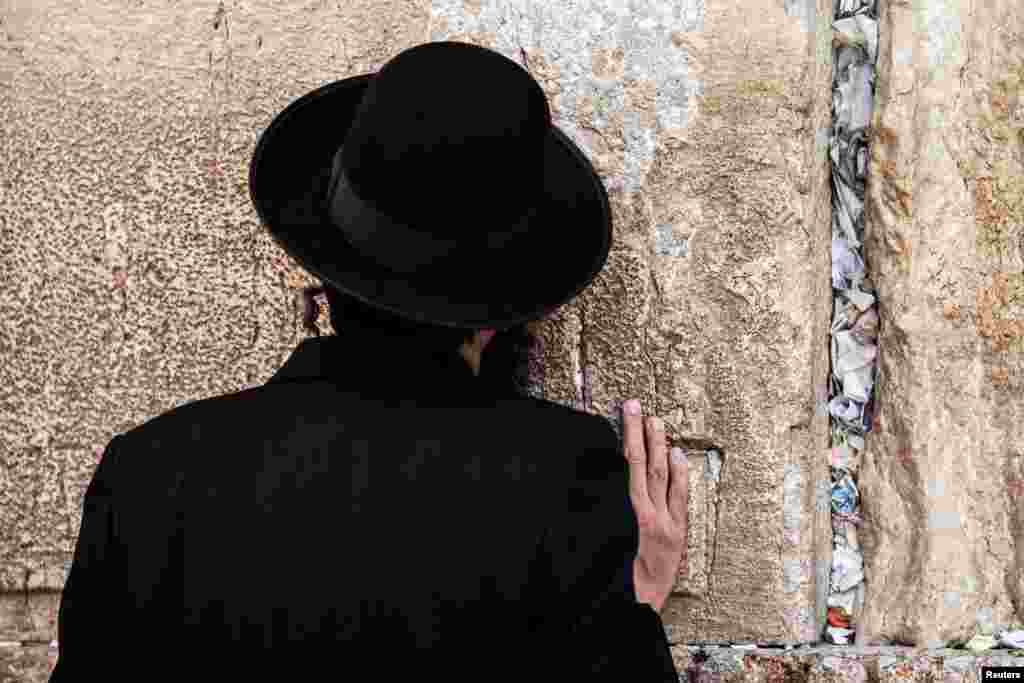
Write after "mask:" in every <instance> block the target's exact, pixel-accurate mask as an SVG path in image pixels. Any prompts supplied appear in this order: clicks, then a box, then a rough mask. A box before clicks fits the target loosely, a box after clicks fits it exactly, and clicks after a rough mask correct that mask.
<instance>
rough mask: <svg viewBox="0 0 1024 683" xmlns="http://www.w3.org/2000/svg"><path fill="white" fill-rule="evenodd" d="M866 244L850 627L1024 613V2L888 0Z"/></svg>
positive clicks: (964, 624) (935, 630)
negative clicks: (865, 381) (873, 399)
mask: <svg viewBox="0 0 1024 683" xmlns="http://www.w3.org/2000/svg"><path fill="white" fill-rule="evenodd" d="M881 13H882V16H881V29H880V33H881V46H880V54H879V60H878V64H879V77H878V90H877V93H876V99H877V102H876V108H875V113H874V119H873V124H872V127H873V131H874V132H873V134H872V140H871V145H870V148H871V162H870V170H869V174H868V178H869V180H868V191H867V211H868V216H867V229H866V242H865V254H866V260H867V263H868V264H869V265H868V270H869V276H870V277H871V278H872V279H873V280H874V281H875V283H876V285H877V287H878V290H879V293H880V299H879V308H880V315H881V324H880V339H879V347H880V349H881V356H880V365H879V371H880V379H879V395H878V398H879V413H878V414H877V420H876V422H875V428H874V430H873V431H872V433H871V434H870V435H869V438H868V440H867V447H868V450H867V452H866V454H865V458H864V463H863V467H862V469H861V473H860V479H859V482H860V487H861V493H862V496H863V499H862V500H863V504H864V513H865V521H866V524H865V527H864V528H863V531H862V536H863V543H864V548H865V559H866V575H867V583H866V600H865V609H864V614H863V617H862V619H861V622H860V624H859V627H860V631H859V633H858V642H869V643H870V642H875V641H881V640H892V641H899V642H905V643H914V644H918V645H932V644H936V643H939V642H948V641H950V640H953V639H965V640H966V639H967V638H969V637H970V636H971V635H973V633H974V631H975V627H976V624H977V623H978V622H982V623H985V622H988V623H989V624H995V625H1000V624H1006V623H1008V622H1010V621H1012V620H1013V619H1014V614H1013V613H1014V606H1016V610H1017V612H1016V618H1017V619H1020V618H1021V617H1022V616H1024V495H1022V492H1024V356H1022V355H1021V353H1022V351H1024V18H1022V15H1021V12H1020V3H1019V2H1016V0H993V1H992V2H985V3H965V2H957V1H954V0H946V1H936V2H927V3H886V2H883V3H881Z"/></svg>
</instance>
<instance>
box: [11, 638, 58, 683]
mask: <svg viewBox="0 0 1024 683" xmlns="http://www.w3.org/2000/svg"><path fill="white" fill-rule="evenodd" d="M56 664H57V658H56V657H55V656H54V655H53V654H52V653H51V652H50V650H49V647H48V645H47V644H46V643H43V644H38V643H33V644H27V645H23V644H20V643H0V681H4V682H5V683H7V682H8V681H9V682H10V683H46V681H48V680H49V679H50V674H51V673H52V672H53V667H54V666H56Z"/></svg>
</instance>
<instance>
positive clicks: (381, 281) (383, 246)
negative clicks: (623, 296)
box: [249, 41, 612, 329]
mask: <svg viewBox="0 0 1024 683" xmlns="http://www.w3.org/2000/svg"><path fill="white" fill-rule="evenodd" d="M249 191H250V195H251V197H252V201H253V204H254V205H255V207H256V211H257V213H258V214H259V217H260V220H261V221H262V222H263V224H264V226H266V228H267V229H268V230H269V231H270V233H271V235H272V236H273V238H274V240H275V241H276V242H277V243H278V244H280V245H281V246H282V247H283V248H284V249H285V250H286V251H287V252H288V253H289V254H290V255H291V256H292V257H293V258H295V259H296V260H297V261H298V262H299V263H301V264H302V265H303V266H304V267H305V268H306V269H307V270H309V271H310V272H311V273H312V274H314V275H316V276H317V277H319V278H320V279H321V280H322V281H325V283H327V284H330V285H331V286H333V287H335V288H336V289H338V290H340V291H343V292H345V293H347V294H348V295H350V296H352V297H354V298H356V299H359V300H360V301H362V302H364V303H366V304H368V305H370V306H373V307H375V308H378V309H382V310H384V311H387V312H390V313H392V314H395V315H397V316H399V317H402V318H406V319H409V320H413V321H417V322H421V323H430V324H434V325H440V326H445V327H455V328H465V329H483V328H495V329H507V328H510V327H512V326H515V325H518V324H520V323H523V322H526V321H528V320H534V319H538V318H541V317H543V315H544V314H545V312H547V311H549V310H551V309H553V308H556V307H558V306H560V305H562V304H565V303H567V302H568V301H571V300H572V299H573V298H574V297H576V296H577V295H578V294H579V293H580V292H582V291H583V290H584V289H585V288H586V287H587V286H588V285H589V284H590V283H591V282H592V281H593V279H594V277H596V275H597V274H598V273H599V272H600V271H601V269H602V268H603V267H604V264H605V262H606V260H607V258H608V252H609V250H610V248H611V240H612V220H611V212H610V210H609V206H608V196H607V193H606V191H605V188H604V185H603V184H602V183H601V180H600V178H598V176H597V173H596V172H595V171H594V168H593V166H592V165H591V164H590V162H589V161H588V160H587V158H586V156H585V155H584V154H583V152H582V151H581V150H580V149H579V148H578V147H577V146H576V145H575V144H574V143H573V142H572V141H571V140H570V139H569V138H568V137H567V136H566V135H565V134H564V133H563V132H562V131H560V130H559V129H558V128H557V127H555V126H554V125H553V124H552V122H551V115H550V110H549V107H548V102H547V99H546V98H545V95H544V91H543V90H542V89H541V87H540V85H539V84H538V83H537V82H536V80H534V78H533V77H532V76H531V75H530V74H529V73H528V72H527V71H526V70H525V69H523V68H522V67H521V66H519V65H518V64H517V63H516V62H514V61H512V60H511V59H508V58H507V57H505V56H504V55H502V54H500V53H498V52H495V51H493V50H489V49H487V48H483V47H480V46H477V45H472V44H469V43H459V42H450V41H446V42H434V43H425V44H422V45H418V46H416V47H413V48H410V49H407V50H405V51H403V52H401V53H399V54H398V55H397V56H395V57H394V58H392V59H391V60H390V61H389V62H388V63H387V64H385V65H384V67H383V68H382V69H381V70H380V71H379V72H377V73H374V74H363V75H359V76H353V77H351V78H346V79H343V80H340V81H335V82H333V83H330V84H328V85H325V86H323V87H320V88H318V89H316V90H314V91H312V92H310V93H307V94H306V95H303V96H302V97H300V98H298V99H297V100H295V101H293V102H292V103H291V104H289V105H288V106H287V107H286V108H285V109H284V110H283V111H282V112H281V113H280V114H278V115H277V116H276V117H275V118H274V120H273V121H272V122H271V123H270V125H269V126H268V127H267V129H266V131H264V133H263V135H262V136H261V137H260V140H259V142H258V144H257V145H256V151H255V153H254V154H253V158H252V162H251V164H250V168H249Z"/></svg>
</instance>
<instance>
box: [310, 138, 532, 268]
mask: <svg viewBox="0 0 1024 683" xmlns="http://www.w3.org/2000/svg"><path fill="white" fill-rule="evenodd" d="M328 187H329V190H328V194H327V207H328V211H329V213H330V216H331V220H332V222H333V223H334V225H335V227H336V228H338V230H340V231H341V233H342V234H343V235H344V237H345V239H346V240H347V241H348V242H349V244H351V245H352V246H353V247H355V248H356V249H357V250H358V251H360V252H361V253H362V254H363V255H364V256H367V257H369V258H371V259H373V260H374V261H376V262H377V263H378V264H379V265H382V266H384V267H386V268H389V269H390V270H392V271H395V272H397V273H401V274H405V275H408V274H412V273H417V272H423V271H425V270H435V269H438V270H439V269H442V268H455V269H458V270H466V269H474V268H477V267H481V268H486V267H489V266H490V265H491V264H489V263H484V264H481V263H479V261H480V260H481V259H486V260H487V261H493V265H497V263H498V261H499V260H501V261H504V260H505V259H504V258H502V259H498V258H497V254H498V252H499V251H500V250H502V249H505V248H508V247H509V246H510V245H511V244H512V243H513V242H517V241H518V239H519V238H521V237H522V236H523V235H526V234H528V233H529V232H530V228H531V227H534V228H535V227H536V223H535V222H534V221H533V218H534V216H535V215H536V213H537V207H536V206H533V207H530V208H529V209H528V210H527V211H526V212H525V213H524V214H523V215H522V216H520V217H519V218H518V219H517V220H515V221H514V222H513V223H512V224H510V225H507V226H504V227H503V229H501V230H496V231H490V232H487V231H480V232H476V233H473V234H471V235H470V236H467V237H462V238H459V239H445V238H443V237H438V236H435V235H429V234H426V233H424V232H422V231H420V230H416V229H415V228H413V227H412V226H410V225H408V224H407V223H404V222H402V221H399V220H397V219H395V218H392V217H391V216H389V215H387V214H385V213H382V212H380V211H378V210H377V209H376V208H375V207H373V206H372V205H370V203H369V202H366V201H364V200H363V199H361V198H360V197H359V196H358V195H357V194H356V192H355V190H354V189H353V187H352V184H351V182H350V181H349V179H348V177H347V175H346V174H345V171H344V169H343V168H342V166H341V148H339V149H338V151H337V152H336V153H335V155H334V163H333V166H332V169H331V180H330V185H329V186H328Z"/></svg>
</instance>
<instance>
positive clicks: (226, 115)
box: [0, 0, 832, 641]
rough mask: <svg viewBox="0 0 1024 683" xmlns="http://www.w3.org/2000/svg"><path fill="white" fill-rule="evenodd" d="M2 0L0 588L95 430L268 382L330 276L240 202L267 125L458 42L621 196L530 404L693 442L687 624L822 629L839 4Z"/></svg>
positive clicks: (46, 579)
mask: <svg viewBox="0 0 1024 683" xmlns="http://www.w3.org/2000/svg"><path fill="white" fill-rule="evenodd" d="M0 8H2V9H0V17H2V18H3V23H2V24H0V45H3V46H4V49H3V51H2V52H0V88H2V90H3V97H0V168H4V169H5V175H4V176H3V178H2V181H0V220H2V221H3V227H4V240H3V248H4V251H3V257H2V258H3V267H4V272H5V274H6V275H5V278H4V285H3V287H4V289H3V294H2V296H0V306H2V307H3V322H2V323H0V330H2V331H3V333H4V337H3V339H4V353H5V361H7V362H5V363H4V364H3V366H2V367H0V379H2V380H3V381H0V401H3V405H4V406H5V410H3V411H0V457H2V458H3V463H2V464H3V466H4V467H3V470H2V472H3V474H2V475H0V476H4V477H5V479H4V481H3V484H4V486H3V488H2V489H0V490H2V493H0V495H2V496H3V499H2V503H3V505H2V507H0V515H2V519H0V590H8V591H20V590H23V589H24V588H25V585H26V584H30V585H31V586H32V587H33V590H42V589H46V588H49V589H51V590H59V589H60V588H61V587H62V586H63V580H64V579H63V577H64V574H63V572H64V568H65V567H66V565H65V564H64V563H66V562H67V561H68V560H70V558H71V552H72V550H73V543H74V539H75V538H76V537H77V533H78V525H79V524H80V516H79V515H80V505H81V487H82V486H83V485H84V484H87V483H88V480H89V477H90V476H91V471H92V467H94V464H95V459H96V449H97V448H102V447H103V446H105V445H106V444H107V443H108V442H109V440H110V439H111V438H112V436H113V435H114V434H116V433H119V432H123V431H127V430H128V429H131V428H132V427H134V426H135V425H138V424H140V423H142V422H144V421H146V420H148V419H150V418H152V417H154V416H156V415H158V414H160V413H162V412H165V411H167V410H169V409H171V408H174V407H176V406H178V405H181V404H183V403H186V402H190V401H193V400H196V399H199V398H203V397H207V396H213V395H218V394H223V393H228V392H233V391H238V390H240V389H243V388H246V387H250V386H254V385H257V384H260V383H262V382H264V381H265V380H266V379H267V378H268V377H269V376H270V375H271V374H272V373H273V372H274V371H275V370H276V369H277V367H279V365H280V364H281V363H282V362H283V360H284V359H285V357H286V356H287V355H288V354H289V353H290V351H291V350H292V348H294V346H295V345H296V344H297V343H298V341H299V340H300V339H301V337H302V334H303V332H302V330H301V324H300V323H301V321H300V319H299V313H300V311H301V307H300V306H299V303H300V302H299V301H297V299H296V294H297V292H298V290H299V289H300V288H301V287H302V286H304V285H307V284H312V283H314V282H315V281H314V280H313V279H312V278H311V277H310V276H309V275H307V274H306V273H304V271H302V269H301V268H300V267H299V266H298V265H297V264H295V263H294V262H292V261H291V260H290V259H289V258H288V257H287V256H285V255H284V253H283V252H282V251H281V250H280V249H279V248H278V247H277V246H276V245H274V244H273V242H272V241H271V240H270V239H269V237H268V236H267V235H266V234H265V233H264V231H263V230H262V229H261V227H260V226H259V225H258V224H257V221H256V217H255V213H254V211H253V209H252V207H251V205H250V203H249V198H248V194H247V190H248V188H247V185H246V181H247V170H248V163H249V159H250V157H251V153H252V150H253V147H254V145H255V142H256V140H257V138H258V136H259V134H260V133H261V132H262V130H263V129H264V128H265V127H266V125H267V124H268V123H269V122H270V120H271V119H272V117H273V116H274V115H275V114H276V113H277V112H278V111H280V109H281V108H283V107H284V106H285V105H286V104H287V103H288V102H290V101H291V100H292V99H294V98H295V97H297V96H299V95H301V94H303V93H305V92H307V91H309V90H311V89H313V88H315V87H317V86H319V85H322V84H324V83H326V82H329V81H332V80H336V79H338V78H342V77H345V76H348V75H354V74H357V73H362V72H365V71H367V70H371V69H375V68H377V67H379V66H380V65H381V64H382V63H383V62H384V61H386V60H387V59H388V58H389V57H391V56H392V55H393V54H395V53H397V52H398V51H400V50H401V49H403V48H405V47H408V46H410V45H413V44H416V43H419V42H422V41H424V40H427V39H463V40H470V41H472V42H476V43H479V44H483V45H487V46H490V47H494V48H495V49H498V50H501V51H502V52H504V53H505V54H507V55H508V56H510V57H512V58H513V59H517V60H521V61H522V60H525V63H526V65H527V66H528V68H529V69H530V70H531V71H532V73H533V74H534V75H535V76H536V77H537V78H538V79H539V80H540V81H541V83H542V84H543V85H544V87H545V89H546V90H547V92H548V94H549V96H550V98H551V101H552V109H553V113H554V115H555V121H556V123H557V124H558V125H559V126H561V127H562V128H563V130H565V131H566V133H567V134H569V135H570V136H571V137H572V138H573V139H574V140H576V141H577V142H578V143H579V144H580V145H581V146H582V147H583V149H584V150H585V151H586V152H587V153H588V154H589V155H590V156H591V157H592V158H593V159H594V161H595V164H596V165H597V167H598V169H599V171H600V173H601V175H602V177H603V178H604V180H605V182H606V184H607V186H608V187H609V189H610V196H611V201H612V206H613V210H614V214H615V222H616V235H615V245H614V248H613V250H612V253H611V255H610V259H609V262H608V264H607V266H606V268H605V270H604V271H603V272H602V274H601V275H600V277H599V278H598V279H597V280H596V281H595V282H594V284H593V286H592V287H591V288H590V289H589V290H588V291H587V292H586V293H585V294H584V295H583V296H581V297H580V298H579V299H578V300H577V301H576V302H574V303H573V304H571V305H569V306H566V307H564V308H563V310H561V311H558V312H557V313H556V314H555V315H554V316H552V319H551V320H548V321H545V322H544V323H541V324H539V325H538V326H537V328H538V330H539V335H540V337H541V339H542V341H543V343H542V344H541V346H540V349H539V351H538V355H537V357H536V358H534V359H533V361H532V362H531V372H532V375H533V377H534V381H535V385H536V386H535V391H536V392H537V393H538V394H539V395H542V396H544V397H546V398H549V399H550V400H555V401H558V402H561V403H565V404H567V405H575V406H577V407H579V408H580V409H583V410H588V411H593V412H596V413H600V414H603V415H606V416H609V417H610V418H612V420H613V422H615V423H616V424H618V422H619V419H620V418H619V405H620V403H621V402H622V401H623V400H625V399H627V398H630V397H633V396H635V397H639V398H640V399H641V400H642V401H643V403H644V406H645V410H646V411H647V412H648V413H651V412H653V413H657V414H659V415H661V416H663V417H664V418H665V419H666V421H667V423H668V429H669V434H670V437H671V439H672V441H673V442H674V443H676V444H679V445H683V446H686V447H687V448H689V449H690V450H691V453H692V454H693V455H692V456H691V457H692V458H693V459H694V463H695V466H694V467H693V468H692V475H691V476H692V477H695V478H699V480H700V481H699V482H695V483H694V485H695V495H694V497H693V500H692V501H691V510H692V511H693V512H692V520H693V525H694V527H693V529H692V530H691V535H690V549H691V564H690V567H689V568H688V569H687V571H686V572H682V573H681V575H680V579H679V582H678V584H677V589H678V590H677V593H676V594H675V595H674V596H673V597H672V598H671V600H670V604H669V607H668V609H667V611H666V617H665V618H666V624H667V626H668V629H669V631H670V635H671V637H672V639H673V640H676V641H682V640H697V639H716V638H732V639H737V640H744V639H751V640H752V639H758V640H762V641H764V640H772V641H806V640H814V639H815V638H816V637H817V635H818V633H817V627H816V624H820V623H821V620H822V619H823V616H824V592H823V589H824V583H823V581H824V580H826V579H827V568H828V565H829V562H830V556H829V545H828V544H829V540H830V537H831V532H830V529H829V525H828V522H829V520H828V512H827V498H823V497H822V489H821V488H820V486H821V484H822V483H825V484H826V486H827V469H826V463H827V461H826V459H825V457H824V455H825V448H826V446H827V443H828V437H827V418H826V416H825V414H824V413H823V412H820V411H816V409H815V406H816V403H818V402H821V401H822V400H823V399H824V398H825V389H824V379H825V377H826V374H827V370H828V360H827V349H828V347H827V343H826V341H827V334H828V327H829V315H830V310H829V305H828V301H829V266H828V258H829V256H828V254H829V249H828V244H829V242H828V240H829V190H828V176H827V163H826V144H827V127H828V122H829V102H830V97H829V83H830V79H831V68H832V67H831V62H830V59H831V57H830V51H829V49H828V45H829V40H830V38H831V30H830V28H829V17H830V16H831V3H830V2H829V1H828V0H784V1H783V2H781V3H780V2H775V1H774V0H773V1H771V2H769V1H768V0H753V2H748V3H703V2H700V1H699V0H690V1H689V2H679V3H663V2H654V1H653V0H637V1H636V2H632V3H629V4H628V5H627V3H623V2H616V1H614V0H566V1H564V2H559V3H548V2H540V1H534V0H530V1H525V0H524V1H519V2H501V3H499V2H496V1H495V0H478V1H476V2H462V1H461V0H458V1H455V0H434V1H433V2H432V3H431V2H427V1H426V0H423V1H422V2H400V1H397V0H396V1H393V2H371V1H370V0H359V1H354V2H344V3H323V2H319V1H312V0H304V1H294V2H288V3H279V2H270V1H269V0H253V1H247V2H243V1H242V0H235V1H233V2H216V1H212V0H183V1H181V2H177V3H173V4H163V5H152V4H149V3H147V4H145V5H139V4H137V3H131V2H127V1H126V0H119V1H116V2H115V1H113V0H106V1H97V2H90V3H87V4H85V5H82V6H78V5H75V6H73V7H72V6H69V5H67V4H66V3H62V2H59V1H58V0H41V1H40V2H33V3H10V2H8V3H3V4H2V5H0ZM754 18H756V19H754ZM567 227H568V226H567ZM709 446H715V447H717V448H718V449H719V450H720V451H721V453H722V462H721V466H720V468H707V469H706V468H705V467H703V465H706V463H705V462H704V460H703V457H704V456H703V455H701V453H703V451H704V450H705V449H706V448H707V447H709ZM705 473H707V476H708V477H709V478H708V479H705V478H704V477H705ZM816 614H817V616H815V615H816Z"/></svg>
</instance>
